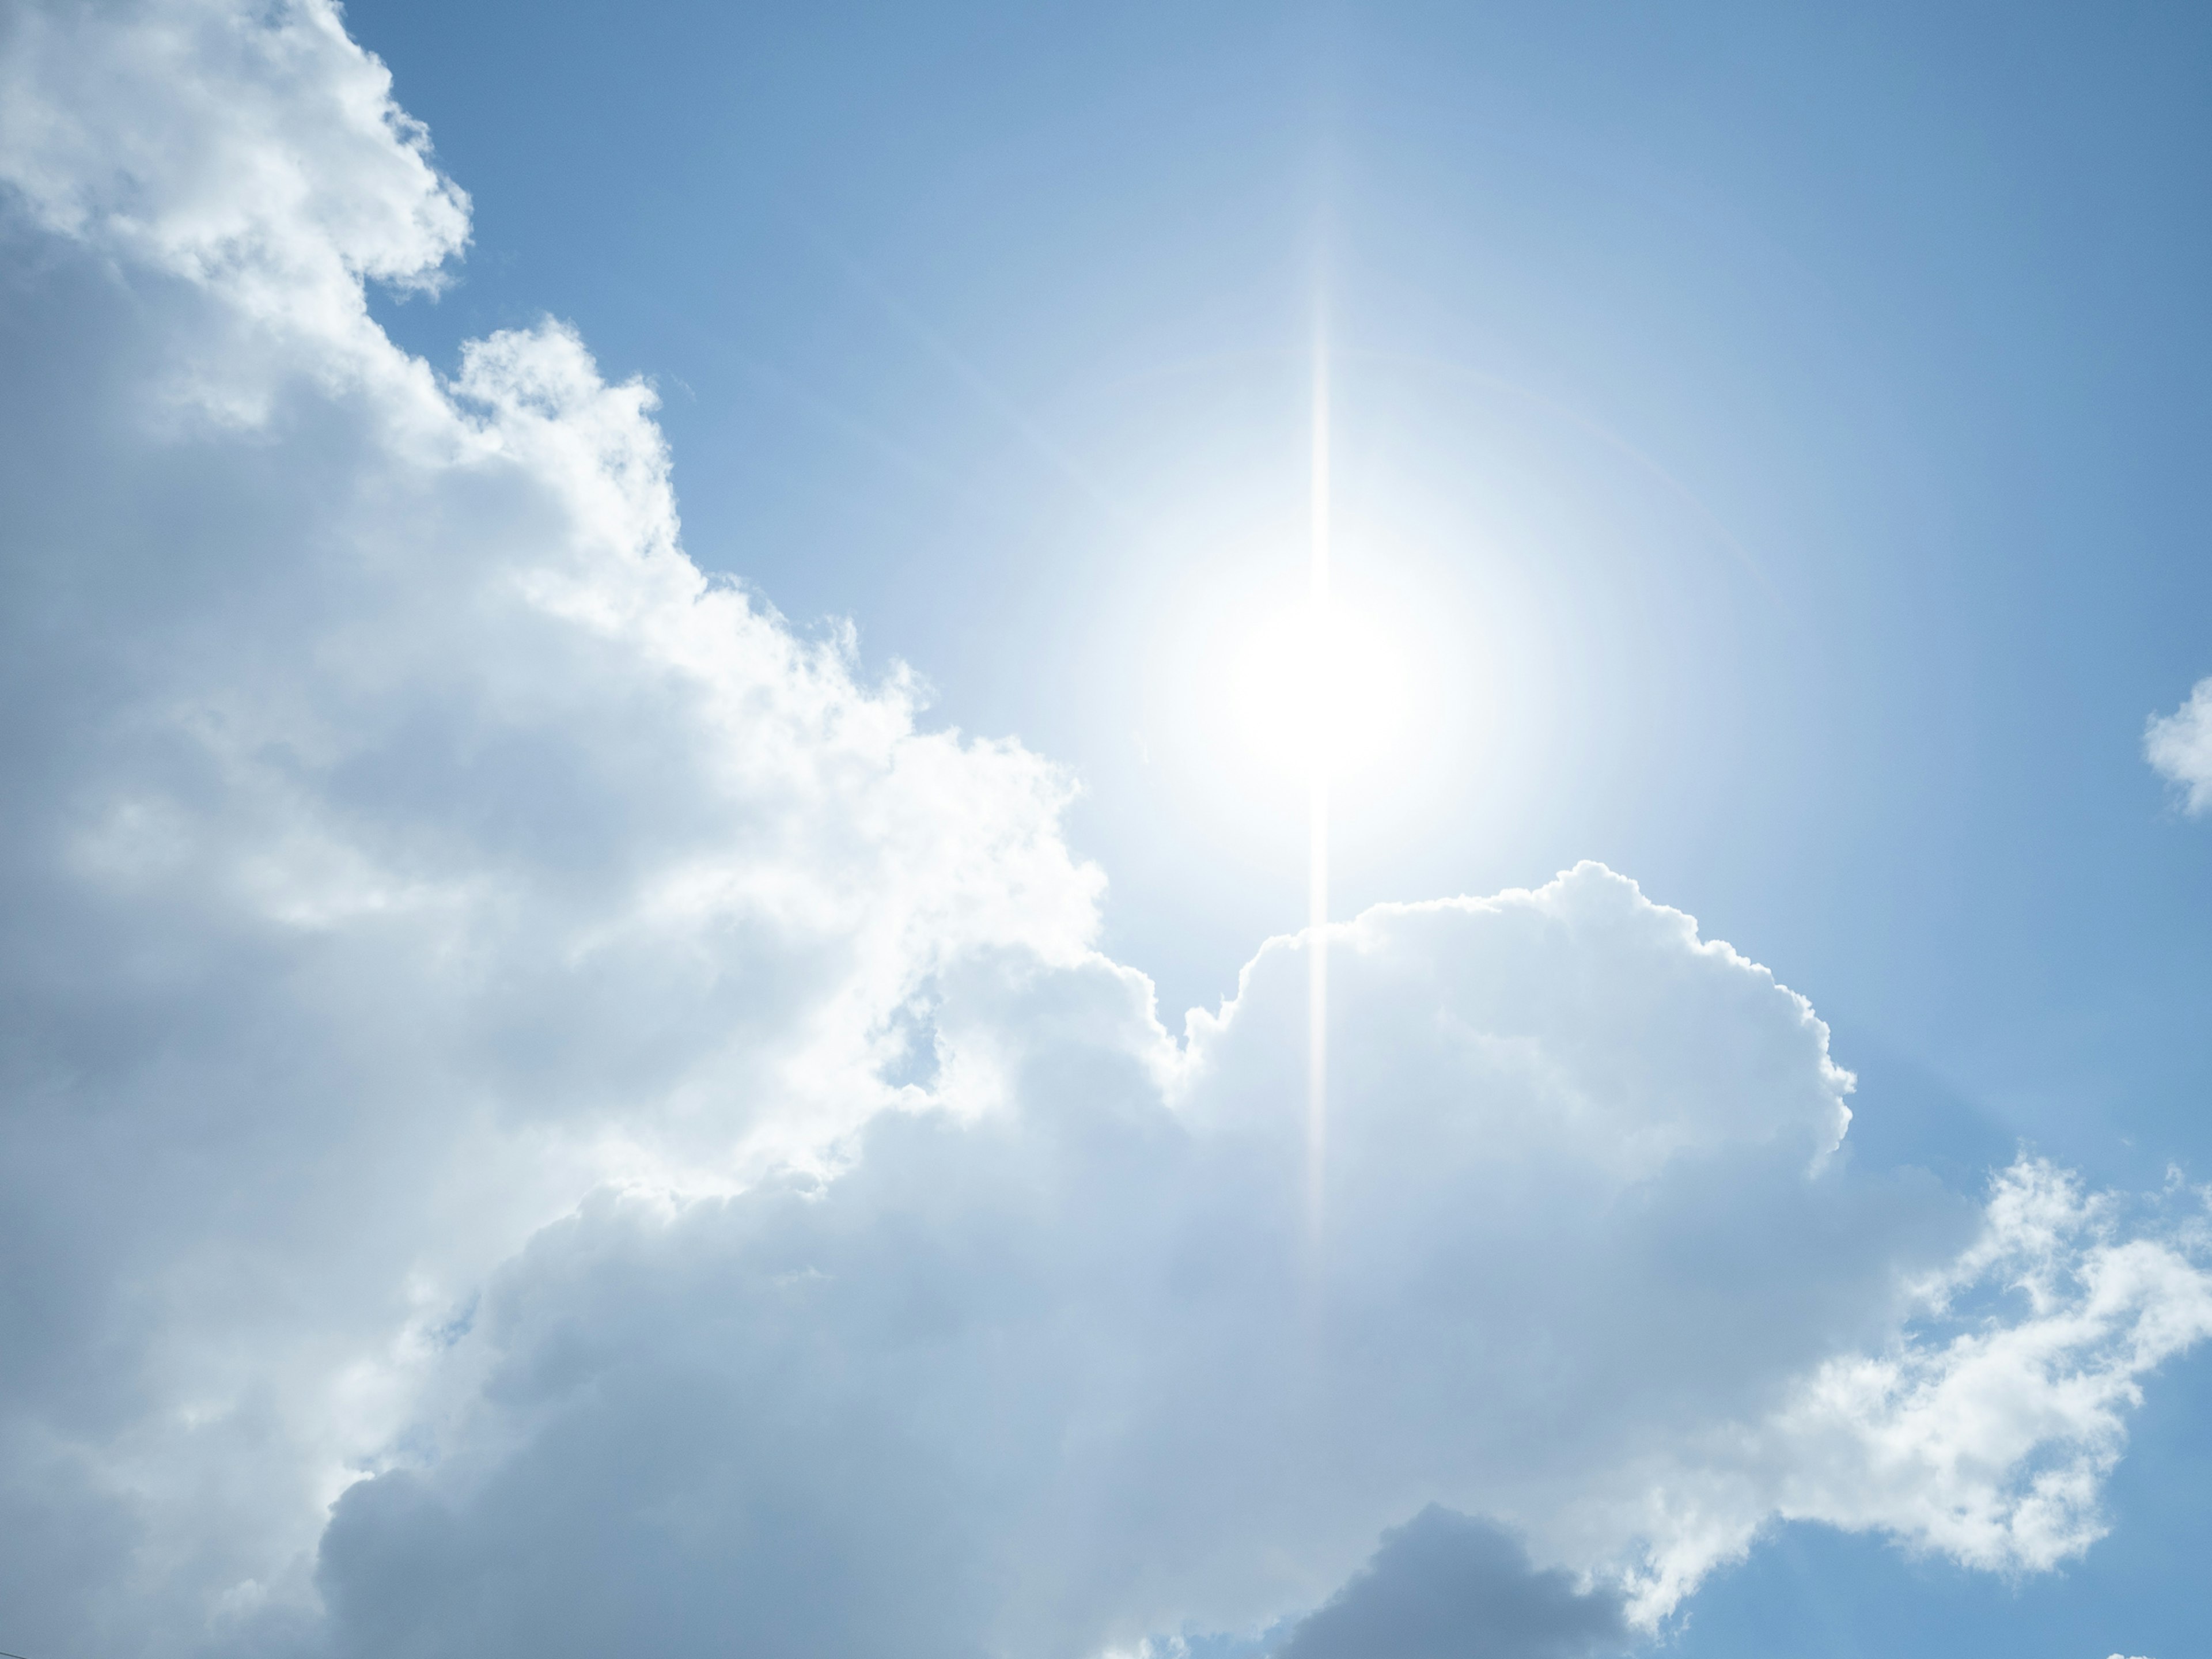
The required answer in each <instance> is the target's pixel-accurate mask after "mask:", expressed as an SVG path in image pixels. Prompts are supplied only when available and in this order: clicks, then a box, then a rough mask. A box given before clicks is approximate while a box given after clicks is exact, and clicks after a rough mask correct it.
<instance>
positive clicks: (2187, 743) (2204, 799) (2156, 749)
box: [2143, 679, 2212, 812]
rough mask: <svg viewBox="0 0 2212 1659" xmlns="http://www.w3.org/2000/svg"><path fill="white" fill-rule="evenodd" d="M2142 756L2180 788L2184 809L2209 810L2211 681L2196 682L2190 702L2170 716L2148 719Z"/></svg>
mask: <svg viewBox="0 0 2212 1659" xmlns="http://www.w3.org/2000/svg"><path fill="white" fill-rule="evenodd" d="M2143 755H2144V757H2145V758H2146V759H2148V761H2149V762H2150V763H2151V765H2152V766H2153V767H2154V769H2156V770H2157V771H2158V773H2159V775H2160V776H2161V777H2164V778H2166V780H2167V781H2170V782H2172V783H2174V784H2177V785H2179V787H2181V788H2182V790H2183V791H2184V792H2185V806H2186V810H2188V811H2191V812H2206V811H2212V679H2203V680H2199V681H2197V687H2196V689H2195V690H2192V691H2191V693H2190V694H2189V701H2188V702H2185V703H2183V704H2182V705H2181V707H2180V708H2177V709H2175V710H2174V711H2173V712H2172V714H2162V715H2161V714H2154V715H2152V716H2151V718H2150V721H2149V724H2148V726H2145V727H2144V729H2143Z"/></svg>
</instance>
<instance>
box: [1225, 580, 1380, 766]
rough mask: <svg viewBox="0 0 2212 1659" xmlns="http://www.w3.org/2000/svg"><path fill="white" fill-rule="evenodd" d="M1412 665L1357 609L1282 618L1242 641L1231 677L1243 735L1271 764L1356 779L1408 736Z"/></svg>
mask: <svg viewBox="0 0 2212 1659" xmlns="http://www.w3.org/2000/svg"><path fill="white" fill-rule="evenodd" d="M1230 690H1231V698H1232V702H1233V705H1234V709H1233V712H1234V716H1235V720H1236V722H1237V730H1238V732H1239V733H1240V734H1241V736H1242V737H1243V740H1244V741H1245V742H1246V743H1248V744H1250V745H1251V746H1252V748H1253V749H1254V750H1255V751H1256V752H1257V753H1258V754H1259V755H1260V756H1261V757H1262V758H1264V759H1265V760H1266V761H1267V762H1268V763H1270V764H1271V765H1273V766H1276V767H1279V768H1282V769H1286V770H1294V771H1297V772H1300V773H1307V772H1310V770H1311V769H1313V768H1314V767H1315V766H1316V765H1317V764H1318V765H1320V766H1322V767H1324V768H1326V769H1327V770H1328V773H1329V774H1330V775H1334V776H1337V777H1346V776H1355V775H1358V773H1359V772H1360V771H1361V770H1363V769H1364V767H1365V765H1366V764H1367V763H1369V762H1370V761H1372V760H1375V759H1376V758H1377V757H1381V756H1382V755H1383V754H1385V753H1386V752H1388V751H1389V750H1392V749H1394V748H1395V747H1396V746H1397V744H1398V741H1399V739H1400V738H1401V737H1402V735H1403V727H1404V725H1405V722H1406V719H1407V702H1408V696H1407V659H1406V653H1405V652H1404V651H1403V650H1402V649H1401V648H1398V647H1396V646H1395V645H1394V643H1393V641H1392V640H1391V638H1390V636H1389V635H1388V633H1387V632H1386V631H1385V630H1384V629H1382V628H1380V627H1379V626H1377V625H1376V623H1374V621H1373V620H1372V619H1371V618H1370V617H1364V616H1362V615H1360V614H1359V613H1358V612H1357V611H1349V610H1346V609H1345V608H1344V607H1342V606H1340V605H1330V606H1328V608H1326V609H1325V610H1324V609H1320V608H1318V607H1316V606H1315V605H1297V606H1293V607H1291V608H1289V609H1286V610H1284V611H1279V612H1277V613H1276V614H1275V615H1274V616H1273V617H1269V618H1267V621H1265V622H1264V623H1261V626H1260V627H1259V628H1257V629H1255V630H1254V631H1253V633H1252V635H1250V637H1249V639H1247V640H1246V641H1245V644H1244V648H1243V652H1242V653H1240V654H1239V656H1238V657H1237V660H1236V663H1235V665H1234V668H1233V669H1232V671H1231V682H1230Z"/></svg>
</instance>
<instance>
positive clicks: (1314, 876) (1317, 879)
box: [1306, 331, 1338, 1241]
mask: <svg viewBox="0 0 2212 1659" xmlns="http://www.w3.org/2000/svg"><path fill="white" fill-rule="evenodd" d="M1328 427H1329V421H1328V337H1327V336H1326V335H1325V334H1323V333H1321V332H1319V331H1316V336H1315V340H1314V375H1313V453H1312V456H1311V459H1310V470H1311V471H1310V477H1311V484H1310V488H1311V491H1312V494H1311V498H1310V502H1309V506H1308V510H1309V513H1310V516H1311V520H1312V538H1313V545H1312V552H1311V569H1310V584H1311V586H1310V591H1309V592H1308V594H1307V599H1306V603H1307V605H1308V607H1309V609H1310V613H1311V617H1310V622H1311V626H1310V630H1309V632H1308V634H1307V640H1308V642H1309V645H1310V649H1311V650H1312V652H1313V654H1314V658H1315V660H1314V663H1313V665H1312V666H1313V672H1314V686H1315V691H1316V696H1315V698H1314V700H1313V702H1312V703H1311V705H1310V708H1309V714H1308V718H1309V720H1310V722H1311V729H1310V731H1309V732H1307V734H1306V769H1307V771H1306V927H1307V932H1306V1225H1307V1230H1308V1232H1309V1234H1310V1236H1311V1237H1312V1238H1314V1239H1315V1240H1316V1241H1318V1240H1319V1238H1320V1237H1321V1226H1322V1194H1323V1173H1324V1170H1325V1168H1326V1164H1327V1161H1328V944H1327V943H1326V929H1327V928H1328V786H1329V770H1330V765H1331V763H1332V761H1333V760H1334V756H1333V755H1332V754H1331V753H1330V744H1331V742H1332V740H1333V738H1334V722H1335V720H1336V707H1335V705H1336V698H1337V691H1338V688H1337V686H1336V684H1335V675H1336V672H1337V665H1336V663H1335V662H1334V660H1333V659H1334V648H1335V637H1334V629H1332V628H1331V627H1330V625H1329V592H1328V540H1329V536H1328V532H1329V476H1328Z"/></svg>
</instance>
